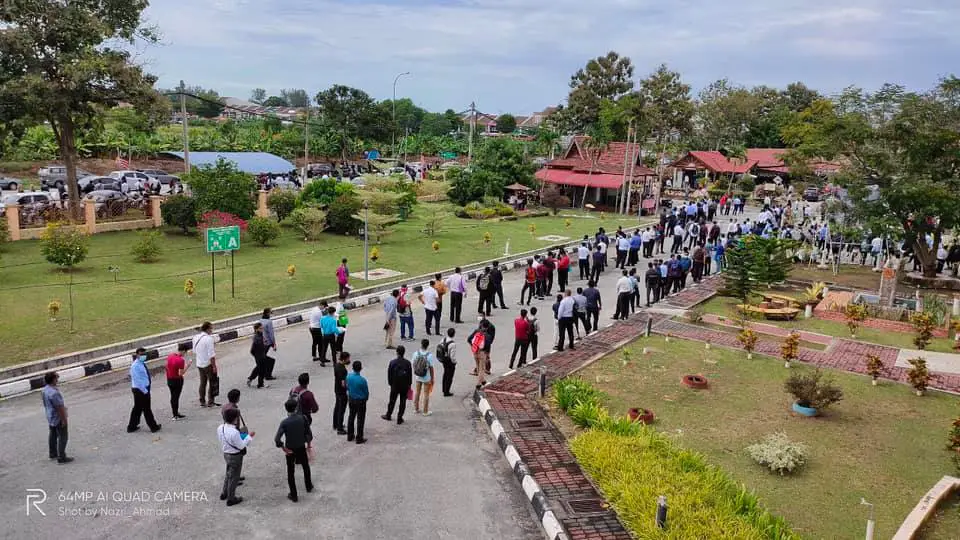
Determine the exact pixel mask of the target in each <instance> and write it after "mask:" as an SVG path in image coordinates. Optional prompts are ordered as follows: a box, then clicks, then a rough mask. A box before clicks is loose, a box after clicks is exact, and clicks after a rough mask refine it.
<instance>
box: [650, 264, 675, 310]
mask: <svg viewBox="0 0 960 540" xmlns="http://www.w3.org/2000/svg"><path fill="white" fill-rule="evenodd" d="M671 258H672V257H671ZM654 267H656V268H657V270H659V271H660V300H663V299H664V298H666V297H667V296H669V295H670V265H669V264H667V261H665V260H663V259H659V260H657V262H656V263H654Z"/></svg>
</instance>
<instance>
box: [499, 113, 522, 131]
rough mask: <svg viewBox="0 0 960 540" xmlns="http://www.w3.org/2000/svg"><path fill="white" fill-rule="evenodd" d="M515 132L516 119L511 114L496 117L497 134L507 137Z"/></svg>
mask: <svg viewBox="0 0 960 540" xmlns="http://www.w3.org/2000/svg"><path fill="white" fill-rule="evenodd" d="M516 130H517V119H516V117H514V116H513V115H512V114H501V115H500V116H498V117H497V132H499V133H503V134H504V135H509V134H511V133H513V132H514V131H516Z"/></svg>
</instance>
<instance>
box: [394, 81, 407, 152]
mask: <svg viewBox="0 0 960 540" xmlns="http://www.w3.org/2000/svg"><path fill="white" fill-rule="evenodd" d="M409 74H410V72H409V71H405V72H403V73H399V74H397V76H396V77H394V78H393V101H391V102H390V104H391V105H392V106H393V125H392V126H390V135H391V137H392V139H393V140H392V142H391V144H390V151H391V153H393V157H397V81H399V80H400V77H403V76H404V75H409Z"/></svg>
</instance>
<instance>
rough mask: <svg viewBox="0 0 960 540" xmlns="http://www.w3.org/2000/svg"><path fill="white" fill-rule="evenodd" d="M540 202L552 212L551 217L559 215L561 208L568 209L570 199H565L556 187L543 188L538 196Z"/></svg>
mask: <svg viewBox="0 0 960 540" xmlns="http://www.w3.org/2000/svg"><path fill="white" fill-rule="evenodd" d="M540 202H541V203H542V204H543V205H544V206H546V207H547V208H549V209H550V211H551V212H553V215H557V214H559V213H560V209H562V208H570V197H567V196H566V195H564V194H563V192H562V191H560V188H558V187H556V186H552V185H551V186H547V187H545V188H543V193H541V195H540Z"/></svg>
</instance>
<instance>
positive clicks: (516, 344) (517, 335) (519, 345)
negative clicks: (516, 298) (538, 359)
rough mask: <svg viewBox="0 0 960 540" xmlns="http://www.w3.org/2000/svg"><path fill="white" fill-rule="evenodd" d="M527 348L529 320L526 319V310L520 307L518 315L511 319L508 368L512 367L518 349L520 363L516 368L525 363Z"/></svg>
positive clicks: (528, 346) (528, 342) (528, 345)
mask: <svg viewBox="0 0 960 540" xmlns="http://www.w3.org/2000/svg"><path fill="white" fill-rule="evenodd" d="M528 348H530V321H528V320H527V310H525V309H521V310H520V316H519V317H517V318H516V319H514V320H513V353H512V354H511V355H510V369H513V363H514V362H515V361H516V359H517V351H520V363H519V364H517V369H519V368H522V367H523V366H524V365H526V363H527V349H528Z"/></svg>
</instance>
